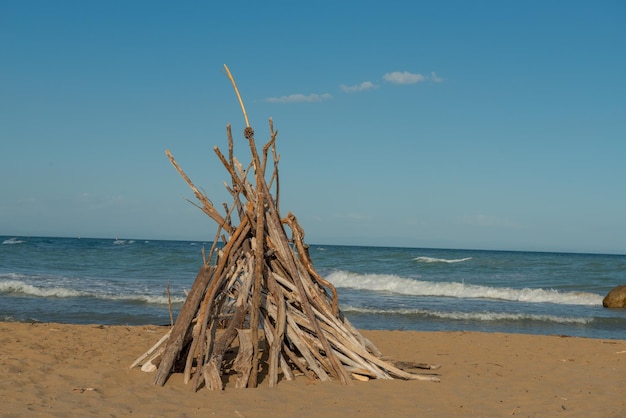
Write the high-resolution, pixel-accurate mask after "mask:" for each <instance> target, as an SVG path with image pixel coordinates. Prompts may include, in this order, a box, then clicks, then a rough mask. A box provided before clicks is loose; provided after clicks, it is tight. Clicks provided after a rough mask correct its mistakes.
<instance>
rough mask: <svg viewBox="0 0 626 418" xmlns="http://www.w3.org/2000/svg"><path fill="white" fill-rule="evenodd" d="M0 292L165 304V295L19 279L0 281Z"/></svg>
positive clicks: (174, 301)
mask: <svg viewBox="0 0 626 418" xmlns="http://www.w3.org/2000/svg"><path fill="white" fill-rule="evenodd" d="M0 293H3V294H6V295H20V296H30V297H41V298H81V297H84V298H89V297H91V298H97V299H108V300H119V301H128V302H137V303H147V304H154V305H167V304H168V298H167V295H142V294H114V293H105V292H87V291H81V290H76V289H72V288H68V287H63V286H47V287H43V286H42V287H38V286H33V285H32V284H28V283H25V282H23V281H20V280H3V281H0ZM171 302H172V304H179V303H183V302H185V297H183V296H172V297H171Z"/></svg>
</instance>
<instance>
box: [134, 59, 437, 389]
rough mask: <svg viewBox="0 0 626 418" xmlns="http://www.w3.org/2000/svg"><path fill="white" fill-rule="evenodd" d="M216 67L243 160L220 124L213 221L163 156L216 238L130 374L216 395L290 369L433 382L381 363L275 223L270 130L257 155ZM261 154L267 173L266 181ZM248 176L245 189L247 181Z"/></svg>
mask: <svg viewBox="0 0 626 418" xmlns="http://www.w3.org/2000/svg"><path fill="white" fill-rule="evenodd" d="M224 68H225V70H226V74H227V76H228V77H229V79H230V81H231V82H232V84H233V87H234V88H235V92H236V94H237V97H238V99H239V103H240V105H241V109H242V111H243V115H244V119H245V122H246V128H245V130H244V137H245V138H246V139H247V141H248V145H249V147H250V151H251V154H252V162H251V163H250V165H249V166H248V167H247V168H245V169H244V167H243V166H242V165H241V164H240V162H239V161H238V160H237V159H236V158H235V156H234V155H233V147H234V145H233V142H234V141H233V137H232V133H231V129H230V125H228V126H227V135H228V156H225V155H223V154H222V153H221V152H220V150H219V149H218V148H217V147H215V148H214V150H215V153H216V154H217V156H218V158H219V159H220V161H221V162H222V164H223V165H224V167H225V168H226V170H227V171H228V173H229V174H230V177H231V184H230V185H226V188H227V190H228V191H229V193H230V194H231V195H232V197H233V204H232V205H231V206H230V207H228V206H227V205H226V204H225V205H224V209H225V215H221V214H220V213H219V212H218V211H217V210H216V209H215V207H214V206H213V204H212V203H211V201H210V200H209V199H208V197H207V196H206V195H204V194H203V193H201V192H200V191H199V190H198V188H196V186H195V185H194V184H193V183H192V182H191V180H190V179H189V178H188V177H187V175H186V174H185V173H184V171H183V170H182V169H181V168H180V167H179V165H178V164H177V163H176V161H175V160H174V157H173V156H172V155H171V154H170V153H169V151H166V153H167V155H168V157H169V159H170V161H171V162H172V164H173V165H174V167H175V168H176V169H177V170H178V172H179V174H180V175H181V176H182V177H183V179H184V180H185V181H186V182H187V184H188V185H189V186H190V187H191V189H192V190H193V192H194V194H195V196H196V198H197V199H198V200H199V202H200V204H199V205H198V206H199V207H200V208H201V209H202V211H204V212H205V213H206V214H207V215H208V216H209V217H211V218H212V219H213V220H214V221H215V222H217V225H218V232H217V235H216V239H215V240H214V242H215V244H214V245H213V247H212V248H211V250H210V253H209V254H208V257H205V260H204V263H203V265H202V267H201V268H200V271H199V272H198V275H197V277H196V279H195V281H194V283H193V285H192V287H191V289H190V291H189V293H188V295H187V298H186V300H185V303H184V305H183V307H182V309H181V311H180V313H179V315H178V317H177V320H176V322H175V324H174V325H173V327H172V328H171V329H170V331H169V332H168V333H167V334H166V335H164V336H163V338H161V340H160V341H159V342H158V343H157V344H155V345H154V346H153V347H152V348H150V349H149V350H148V351H147V352H146V353H145V354H143V355H142V356H141V357H139V358H138V359H137V360H136V361H135V362H134V363H133V364H132V365H131V368H132V367H135V366H138V365H140V364H142V370H144V371H154V370H156V376H155V379H154V383H155V384H156V385H164V384H165V382H166V380H167V379H168V377H169V376H170V374H171V373H173V372H175V371H182V372H183V373H184V381H185V383H188V382H192V384H193V389H194V390H198V389H199V388H200V387H202V386H203V385H204V386H206V387H208V388H209V389H211V390H220V389H223V387H224V384H225V381H226V380H227V379H228V378H229V376H233V379H234V376H235V375H236V376H237V377H236V382H235V386H236V387H256V386H257V384H258V382H259V380H260V376H261V375H260V372H262V373H263V374H264V375H265V376H266V378H267V381H268V382H269V386H274V385H276V384H277V383H278V381H279V374H281V373H282V376H283V379H287V380H292V379H294V371H295V372H296V373H300V374H302V375H304V376H306V377H308V378H309V379H313V380H315V379H319V380H322V381H326V380H338V381H340V382H342V383H343V384H350V383H351V382H352V379H359V380H367V379H370V378H379V379H392V378H393V377H398V378H403V379H416V380H430V381H437V380H438V379H437V377H435V376H433V375H421V374H414V373H408V372H406V371H403V370H401V369H400V368H399V367H397V366H396V365H394V364H391V363H390V362H389V361H385V360H383V359H381V353H380V352H379V351H378V349H377V348H376V347H375V346H374V345H373V344H372V343H371V342H370V341H368V340H367V339H366V338H365V337H363V336H362V335H361V334H360V333H359V331H358V330H357V329H355V328H354V327H353V326H352V324H351V323H350V322H349V321H348V319H347V318H345V317H344V316H343V314H342V312H341V311H340V310H339V307H338V300H337V291H336V290H335V288H334V287H333V285H332V284H331V283H329V282H327V281H326V280H324V279H323V278H322V277H320V276H319V275H318V274H317V273H316V272H315V269H314V267H313V264H312V262H311V259H310V257H309V253H308V247H307V246H306V245H305V244H304V231H303V229H302V227H301V226H300V224H299V223H298V221H297V219H296V217H295V216H294V215H293V214H291V213H288V214H287V216H286V217H284V218H281V216H280V213H279V207H278V195H279V187H278V160H279V157H278V154H277V153H276V143H275V141H276V135H277V131H274V128H273V125H272V120H271V119H270V139H269V141H268V142H267V143H266V144H265V146H263V148H262V152H261V153H259V152H258V150H257V147H256V145H255V141H254V131H253V130H252V128H250V125H249V123H248V117H247V114H246V110H245V107H244V105H243V101H242V100H241V96H240V95H239V91H238V88H237V85H236V83H235V81H234V79H233V77H232V75H231V73H230V71H229V70H228V67H227V66H224ZM270 150H271V155H272V160H273V171H272V173H271V175H270V176H269V177H270V178H269V181H267V180H266V168H267V162H268V154H269V152H270ZM250 170H252V172H253V175H254V185H253V184H252V183H251V182H250V181H249V180H248V174H249V171H250ZM272 188H273V190H274V194H272V193H271V189H272ZM233 219H238V221H239V225H235V224H233ZM287 229H288V230H289V231H290V235H291V237H289V236H288V234H287ZM218 242H219V243H220V245H217V243H218ZM413 366H415V367H419V368H425V369H432V368H434V367H432V366H428V365H413Z"/></svg>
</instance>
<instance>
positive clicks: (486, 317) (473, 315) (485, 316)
mask: <svg viewBox="0 0 626 418" xmlns="http://www.w3.org/2000/svg"><path fill="white" fill-rule="evenodd" d="M341 310H342V311H344V312H357V313H369V314H375V315H424V316H432V317H436V318H441V319H451V320H460V321H467V320H472V321H541V322H556V323H560V324H588V323H590V322H593V318H582V317H579V318H576V317H563V316H556V315H536V314H524V313H506V312H441V311H428V310H425V309H390V310H387V309H373V308H358V307H354V306H342V307H341Z"/></svg>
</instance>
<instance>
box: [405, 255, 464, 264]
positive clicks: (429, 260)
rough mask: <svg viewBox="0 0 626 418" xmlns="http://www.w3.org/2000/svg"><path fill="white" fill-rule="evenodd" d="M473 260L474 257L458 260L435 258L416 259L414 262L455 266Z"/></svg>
mask: <svg viewBox="0 0 626 418" xmlns="http://www.w3.org/2000/svg"><path fill="white" fill-rule="evenodd" d="M471 259H472V257H465V258H456V259H447V258H435V257H415V258H414V259H413V260H414V261H417V262H420V263H446V264H453V263H462V262H464V261H469V260H471Z"/></svg>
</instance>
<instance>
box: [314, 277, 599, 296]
mask: <svg viewBox="0 0 626 418" xmlns="http://www.w3.org/2000/svg"><path fill="white" fill-rule="evenodd" d="M326 279H327V280H328V281H330V282H331V283H332V284H333V285H334V286H335V287H340V288H342V287H343V288H350V289H359V290H370V291H375V292H391V293H396V294H401V295H412V296H440V297H453V298H473V299H497V300H510V301H515V302H528V303H556V304H564V305H599V304H601V303H602V296H601V295H598V294H595V293H588V292H559V291H557V290H554V289H531V288H522V289H516V288H510V287H490V286H481V285H472V284H465V283H458V282H429V281H423V280H414V279H409V278H404V277H400V276H396V275H391V274H358V273H351V272H347V271H341V270H339V271H335V272H332V273H331V274H329V275H328V276H327V277H326Z"/></svg>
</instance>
